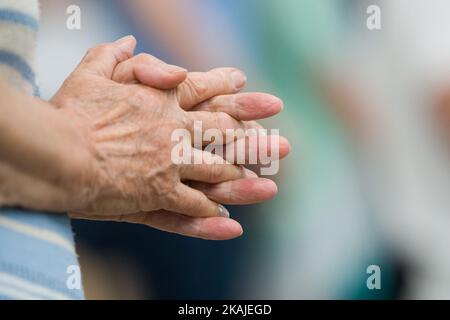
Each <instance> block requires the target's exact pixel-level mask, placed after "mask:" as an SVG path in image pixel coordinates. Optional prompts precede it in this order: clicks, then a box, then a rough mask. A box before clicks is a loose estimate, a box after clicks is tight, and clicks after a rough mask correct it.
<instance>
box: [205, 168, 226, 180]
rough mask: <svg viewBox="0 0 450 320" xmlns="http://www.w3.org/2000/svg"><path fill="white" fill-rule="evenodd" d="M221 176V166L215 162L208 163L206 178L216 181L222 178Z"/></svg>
mask: <svg viewBox="0 0 450 320" xmlns="http://www.w3.org/2000/svg"><path fill="white" fill-rule="evenodd" d="M222 176H223V169H222V166H220V165H217V164H213V165H210V167H209V172H208V179H209V180H210V181H212V182H214V181H218V180H220V179H221V178H222Z"/></svg>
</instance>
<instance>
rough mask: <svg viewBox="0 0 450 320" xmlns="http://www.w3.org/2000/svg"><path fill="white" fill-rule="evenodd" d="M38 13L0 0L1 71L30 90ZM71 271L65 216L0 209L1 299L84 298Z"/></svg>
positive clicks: (26, 1)
mask: <svg viewBox="0 0 450 320" xmlns="http://www.w3.org/2000/svg"><path fill="white" fill-rule="evenodd" d="M38 17H39V5H38V1H37V0H0V76H1V77H3V78H5V79H7V80H8V81H9V82H10V83H12V84H14V85H15V86H16V87H17V88H19V89H20V90H22V91H24V92H26V93H28V94H34V95H38V88H37V85H36V80H35V74H34V65H35V61H34V58H35V48H36V35H37V29H38ZM73 270H79V269H78V261H77V255H76V253H75V246H74V242H73V234H72V229H71V226H70V220H69V218H68V217H67V215H65V214H49V213H43V212H34V211H25V210H22V209H9V208H0V299H83V298H84V296H83V290H82V288H76V286H75V288H74V286H72V285H69V286H68V285H67V283H68V281H69V282H70V280H71V277H72V276H73ZM68 272H69V273H68Z"/></svg>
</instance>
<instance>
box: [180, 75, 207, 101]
mask: <svg viewBox="0 0 450 320" xmlns="http://www.w3.org/2000/svg"><path fill="white" fill-rule="evenodd" d="M184 84H185V85H186V87H187V89H188V92H189V94H190V95H191V97H192V98H195V99H199V98H202V97H204V96H205V95H206V93H207V91H208V86H207V84H206V82H205V81H203V77H200V78H199V79H192V78H187V79H186V80H185V82H184Z"/></svg>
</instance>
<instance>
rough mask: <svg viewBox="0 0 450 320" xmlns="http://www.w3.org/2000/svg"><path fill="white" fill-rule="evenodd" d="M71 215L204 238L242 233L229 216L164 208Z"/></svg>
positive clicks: (224, 238) (232, 235)
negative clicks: (204, 215) (197, 214)
mask: <svg viewBox="0 0 450 320" xmlns="http://www.w3.org/2000/svg"><path fill="white" fill-rule="evenodd" d="M71 217H72V218H75V219H88V220H100V221H118V222H119V221H120V222H128V223H136V224H142V225H146V226H149V227H152V228H155V229H158V230H161V231H166V232H170V233H176V234H179V235H183V236H187V237H193V238H200V239H204V240H229V239H233V238H237V237H239V236H241V235H242V233H243V230H242V227H241V225H240V224H239V223H238V222H237V221H235V220H232V219H229V218H221V217H212V218H194V217H188V216H185V215H182V214H178V213H175V212H170V211H166V210H158V211H152V212H148V213H147V212H145V213H144V212H142V213H134V214H127V215H120V216H117V215H115V216H104V215H97V216H92V215H80V214H78V215H72V214H71Z"/></svg>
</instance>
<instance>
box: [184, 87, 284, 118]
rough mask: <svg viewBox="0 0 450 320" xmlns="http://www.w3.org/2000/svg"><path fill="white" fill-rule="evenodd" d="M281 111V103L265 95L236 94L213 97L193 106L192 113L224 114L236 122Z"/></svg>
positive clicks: (272, 114) (277, 99)
mask: <svg viewBox="0 0 450 320" xmlns="http://www.w3.org/2000/svg"><path fill="white" fill-rule="evenodd" d="M282 109H283V102H282V101H281V100H280V99H279V98H277V97H275V96H272V95H270V94H266V93H237V94H229V95H220V96H216V97H213V98H211V99H209V100H206V101H205V102H202V103H200V104H199V105H197V106H195V107H194V108H193V109H192V110H193V111H210V112H218V111H220V112H225V113H227V114H229V115H230V116H232V117H233V118H235V119H236V120H258V119H264V118H269V117H272V116H274V115H276V114H278V113H279V112H280V111H281V110H282Z"/></svg>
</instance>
